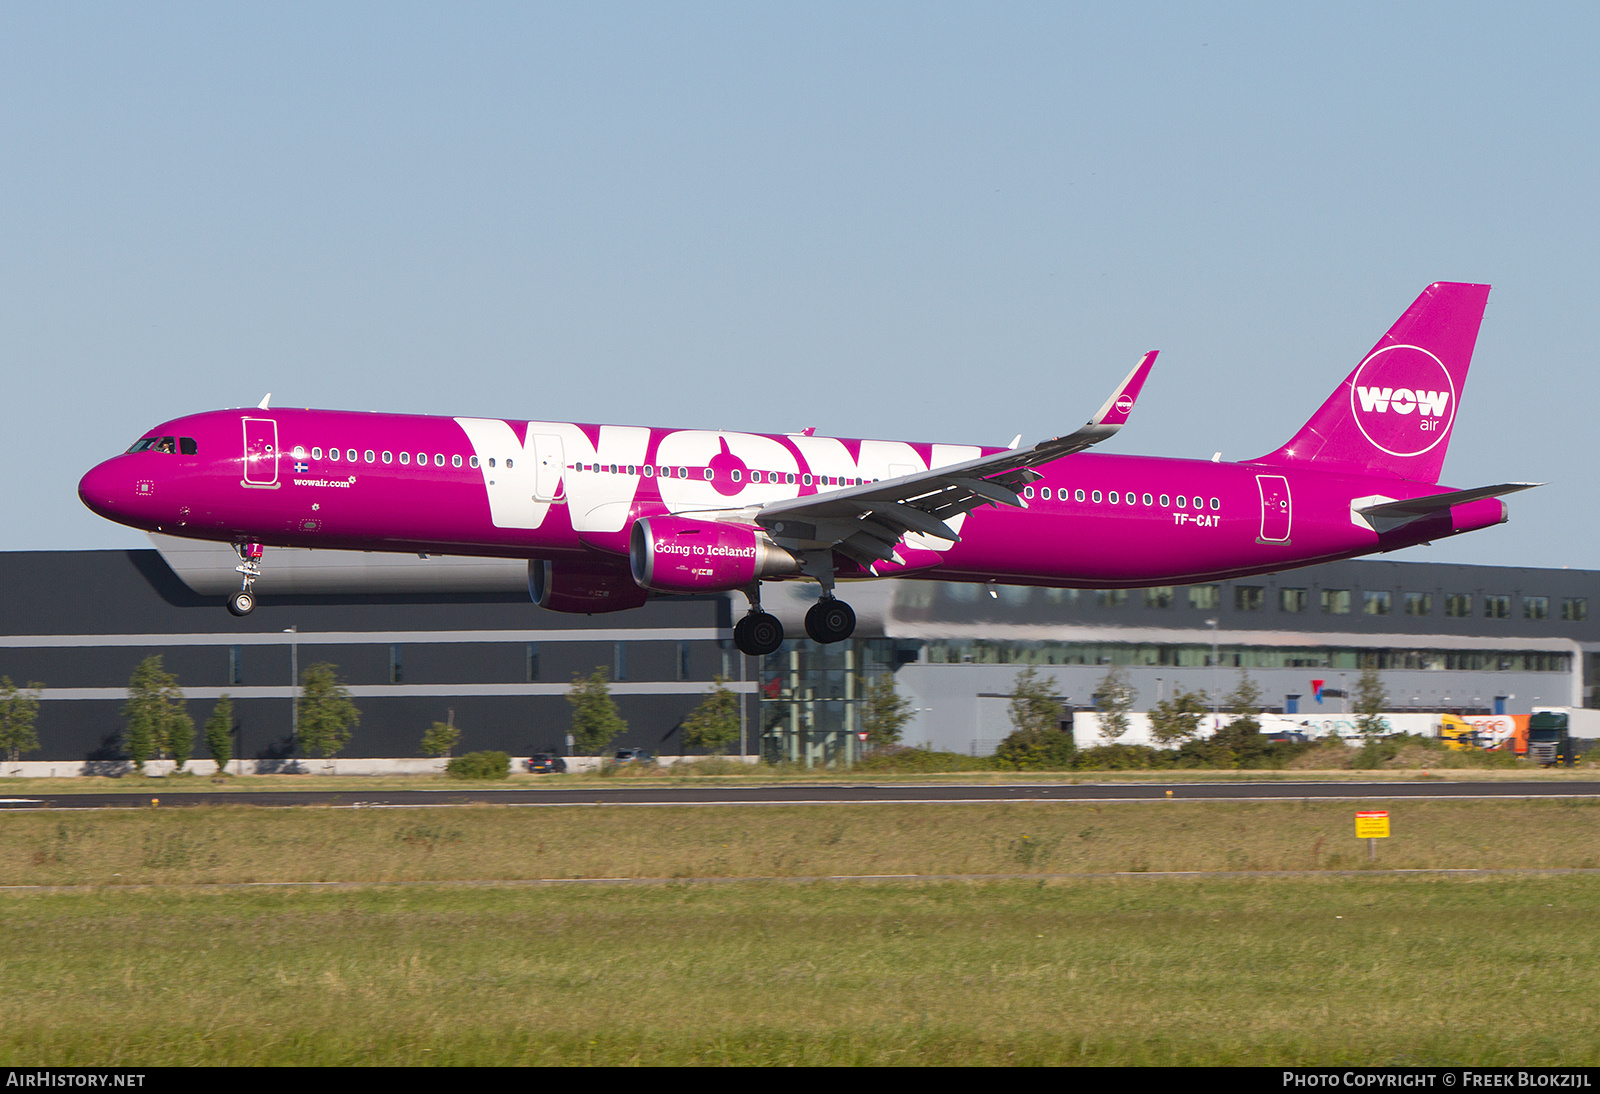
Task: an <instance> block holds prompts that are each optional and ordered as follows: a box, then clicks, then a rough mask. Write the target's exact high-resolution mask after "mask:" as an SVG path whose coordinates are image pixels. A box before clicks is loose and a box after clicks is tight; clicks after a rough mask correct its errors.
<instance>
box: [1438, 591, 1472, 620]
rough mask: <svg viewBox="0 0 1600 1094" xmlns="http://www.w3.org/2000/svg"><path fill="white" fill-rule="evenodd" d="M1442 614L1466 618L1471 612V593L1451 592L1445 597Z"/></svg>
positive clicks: (1453, 617) (1452, 617)
mask: <svg viewBox="0 0 1600 1094" xmlns="http://www.w3.org/2000/svg"><path fill="white" fill-rule="evenodd" d="M1444 614H1445V615H1448V616H1449V617H1450V618H1451V619H1466V618H1467V617H1468V616H1470V615H1471V614H1472V594H1471V593H1451V594H1450V595H1449V596H1447V597H1445V598H1444Z"/></svg>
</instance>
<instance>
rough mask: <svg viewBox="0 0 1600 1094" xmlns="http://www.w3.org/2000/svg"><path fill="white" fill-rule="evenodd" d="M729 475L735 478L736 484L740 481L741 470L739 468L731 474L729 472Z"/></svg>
mask: <svg viewBox="0 0 1600 1094" xmlns="http://www.w3.org/2000/svg"><path fill="white" fill-rule="evenodd" d="M729 474H730V475H731V477H732V478H733V481H734V482H738V481H739V469H738V468H737V467H735V468H734V469H733V470H732V471H731V472H729Z"/></svg>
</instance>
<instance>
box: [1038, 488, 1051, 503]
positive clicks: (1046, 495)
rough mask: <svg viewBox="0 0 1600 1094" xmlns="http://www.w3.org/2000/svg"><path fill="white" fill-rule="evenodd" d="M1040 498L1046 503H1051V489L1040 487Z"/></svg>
mask: <svg viewBox="0 0 1600 1094" xmlns="http://www.w3.org/2000/svg"><path fill="white" fill-rule="evenodd" d="M1039 496H1040V497H1041V498H1043V499H1044V500H1045V501H1049V500H1050V488H1049V487H1048V486H1041V487H1039Z"/></svg>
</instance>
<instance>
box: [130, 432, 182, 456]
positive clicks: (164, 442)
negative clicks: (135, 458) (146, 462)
mask: <svg viewBox="0 0 1600 1094" xmlns="http://www.w3.org/2000/svg"><path fill="white" fill-rule="evenodd" d="M199 450H200V449H199V446H198V445H196V444H195V441H194V438H193V437H141V438H140V439H139V440H137V441H134V442H133V447H132V448H130V449H128V451H129V452H166V453H168V454H169V455H176V454H177V453H179V452H182V453H183V454H184V455H185V456H193V455H194V454H195V453H196V452H198V451H199Z"/></svg>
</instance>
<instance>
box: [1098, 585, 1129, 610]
mask: <svg viewBox="0 0 1600 1094" xmlns="http://www.w3.org/2000/svg"><path fill="white" fill-rule="evenodd" d="M1094 602H1095V603H1096V604H1098V605H1100V606H1101V607H1102V608H1121V607H1123V606H1124V605H1126V604H1127V603H1128V590H1127V589H1101V590H1099V591H1098V592H1096V593H1095V594H1094Z"/></svg>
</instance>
